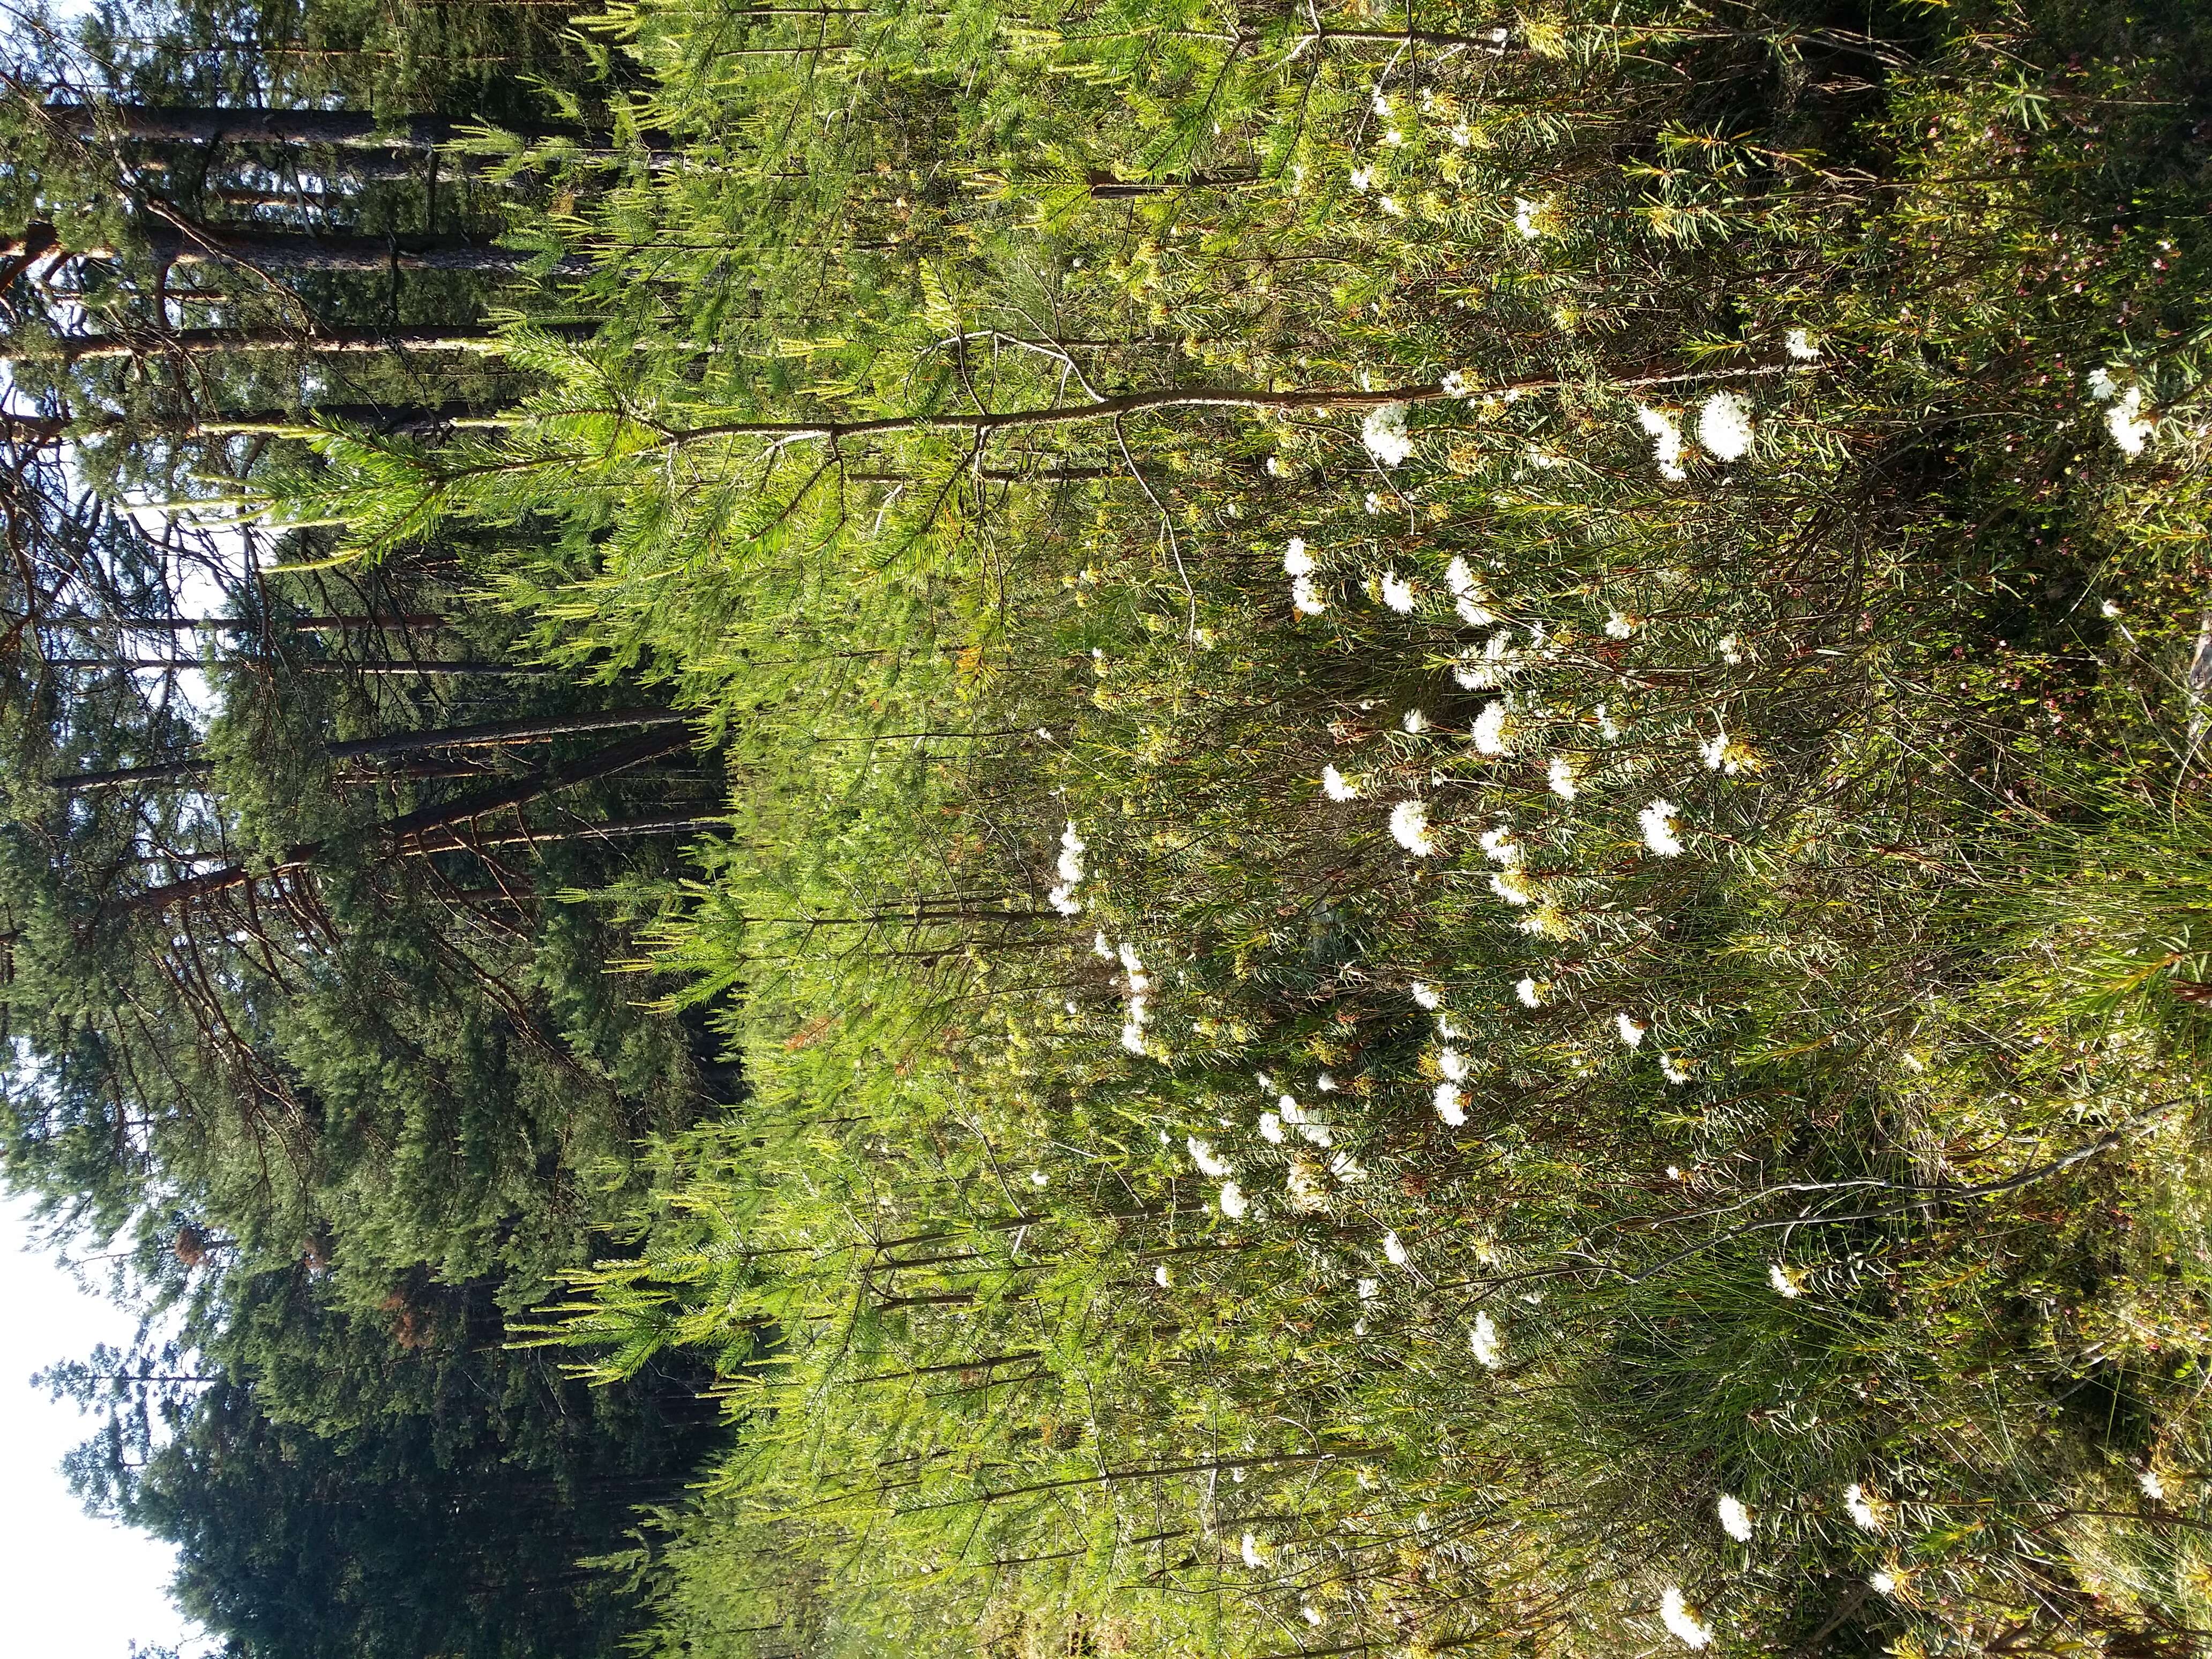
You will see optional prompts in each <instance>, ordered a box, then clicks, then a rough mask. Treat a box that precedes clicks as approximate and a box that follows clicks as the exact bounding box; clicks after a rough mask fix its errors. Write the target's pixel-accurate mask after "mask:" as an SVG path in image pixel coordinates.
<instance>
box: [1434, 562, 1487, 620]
mask: <svg viewBox="0 0 2212 1659" xmlns="http://www.w3.org/2000/svg"><path fill="white" fill-rule="evenodd" d="M1444 586H1446V587H1448V588H1449V589H1450V590H1451V596H1452V607H1453V609H1454V610H1455V611H1458V612H1459V619H1460V620H1461V621H1462V622H1463V623H1466V624H1467V625H1468V627H1469V628H1487V627H1489V626H1490V624H1491V623H1494V622H1496V621H1497V620H1498V617H1497V613H1496V612H1494V611H1492V610H1491V608H1490V590H1489V589H1487V588H1486V587H1485V586H1483V585H1482V580H1481V578H1480V577H1479V576H1477V575H1476V574H1474V570H1473V568H1471V567H1470V566H1469V565H1468V562H1467V561H1466V560H1465V559H1463V558H1461V557H1459V556H1457V555H1454V556H1453V558H1452V562H1450V563H1449V564H1448V565H1446V566H1445V567H1444Z"/></svg>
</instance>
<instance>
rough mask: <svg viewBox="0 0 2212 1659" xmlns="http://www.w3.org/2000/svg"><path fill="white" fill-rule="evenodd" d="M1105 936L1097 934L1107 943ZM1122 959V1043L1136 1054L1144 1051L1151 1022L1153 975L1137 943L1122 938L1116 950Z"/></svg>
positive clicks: (1102, 941) (1100, 939) (1101, 940)
mask: <svg viewBox="0 0 2212 1659" xmlns="http://www.w3.org/2000/svg"><path fill="white" fill-rule="evenodd" d="M1105 940H1106V936H1105V934H1103V933H1101V934H1100V935H1099V936H1098V941H1099V943H1100V944H1102V945H1103V944H1104V943H1105ZM1117 954H1118V956H1119V957H1120V958H1121V974H1122V981H1123V988H1124V991H1125V994H1126V996H1127V1000H1126V1001H1125V1002H1124V1003H1123V1005H1122V1020H1121V1046H1122V1047H1123V1048H1126V1049H1127V1050H1128V1051H1129V1052H1130V1053H1131V1054H1139V1055H1141V1054H1143V1053H1144V1052H1145V1027H1146V1026H1147V1025H1149V1024H1152V975H1149V974H1147V973H1146V971H1145V964H1144V963H1143V961H1142V960H1141V959H1139V957H1138V955H1137V949H1136V946H1134V945H1131V944H1130V943H1129V941H1128V940H1127V939H1123V940H1122V941H1121V949H1120V951H1118V952H1117Z"/></svg>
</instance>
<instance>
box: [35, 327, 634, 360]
mask: <svg viewBox="0 0 2212 1659" xmlns="http://www.w3.org/2000/svg"><path fill="white" fill-rule="evenodd" d="M534 326H535V327H536V328H537V330H538V331H539V332H540V333H545V334H551V335H554V336H556V337H559V338H562V339H567V340H588V339H590V338H591V337H592V335H593V334H594V333H596V332H597V331H598V325H597V324H595V323H538V324H537V325H534ZM506 349H507V337H506V336H505V335H504V334H503V333H502V332H501V331H500V330H498V329H496V328H487V327H483V326H482V325H471V324H465V323H463V324H455V325H447V326H443V327H416V328H328V329H322V330H319V331H316V332H314V333H312V334H309V333H305V332H303V331H301V330H299V329H295V328H173V329H164V330H159V331H156V330H150V329H149V331H147V332H146V333H145V334H144V335H143V336H141V337H124V336H119V335H103V334H91V335H79V336H76V337H69V336H64V337H62V338H60V339H58V340H56V341H55V342H54V343H53V347H52V356H57V357H59V358H60V359H61V361H62V362H68V363H76V362H91V361H93V360H94V359H96V358H103V357H150V356H158V355H160V354H161V353H162V352H166V351H183V352H189V353H191V354H192V355H194V356H201V355H206V354H214V353H220V352H225V351H241V352H243V351H303V352H309V353H313V354H314V355H316V356H327V355H331V354H334V353H341V352H343V353H349V354H352V353H361V352H371V351H469V352H477V353H481V354H483V355H487V356H497V355H498V354H499V353H501V352H502V351H504V350H506ZM23 355H24V356H26V357H29V356H43V355H46V354H44V353H39V352H26V353H24V354H23Z"/></svg>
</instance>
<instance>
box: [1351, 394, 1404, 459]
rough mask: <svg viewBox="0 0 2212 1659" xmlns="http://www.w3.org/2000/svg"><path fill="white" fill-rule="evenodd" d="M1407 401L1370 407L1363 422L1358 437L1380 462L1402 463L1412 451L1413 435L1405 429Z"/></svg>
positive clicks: (1368, 451)
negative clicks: (1405, 402)
mask: <svg viewBox="0 0 2212 1659" xmlns="http://www.w3.org/2000/svg"><path fill="white" fill-rule="evenodd" d="M1406 412H1407V410H1406V405H1405V404H1381V405H1380V406H1378V407H1376V408H1375V409H1370V410H1368V411H1367V418H1366V419H1365V420H1364V421H1363V422H1360V427H1359V440H1360V441H1361V442H1362V443H1364V444H1365V445H1366V446H1367V453H1369V454H1370V455H1372V456H1373V457H1374V458H1375V462H1376V465H1378V466H1385V467H1390V466H1403V465H1405V464H1406V459H1407V456H1409V455H1411V454H1412V453H1413V435H1411V434H1410V433H1408V432H1407V430H1406Z"/></svg>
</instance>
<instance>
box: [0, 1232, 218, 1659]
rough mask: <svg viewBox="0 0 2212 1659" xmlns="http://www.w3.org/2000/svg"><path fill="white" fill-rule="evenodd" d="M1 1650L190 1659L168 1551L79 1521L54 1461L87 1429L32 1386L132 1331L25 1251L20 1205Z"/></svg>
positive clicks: (63, 1404) (1, 1326)
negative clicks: (39, 1376) (41, 1374)
mask: <svg viewBox="0 0 2212 1659" xmlns="http://www.w3.org/2000/svg"><path fill="white" fill-rule="evenodd" d="M0 1310H4V1317H0V1493H4V1494H5V1496H6V1501H5V1502H4V1503H0V1608H4V1609H5V1612H4V1613H0V1650H4V1651H5V1652H9V1653H15V1654H21V1655H24V1656H26V1659H28V1656H32V1655H36V1656H38V1659H127V1656H128V1655H129V1654H130V1652H131V1644H132V1643H133V1642H134V1641H135V1642H137V1644H139V1645H140V1646H142V1647H143V1646H148V1645H167V1646H176V1647H181V1648H182V1649H183V1650H184V1651H185V1652H186V1653H191V1652H194V1651H197V1650H198V1648H199V1644H198V1643H197V1641H196V1640H195V1639H194V1637H195V1632H192V1631H191V1630H190V1629H189V1628H188V1627H187V1626H186V1625H185V1620H184V1618H183V1616H182V1615H181V1614H180V1613H178V1611H177V1609H176V1607H174V1606H173V1605H172V1603H171V1602H170V1601H169V1597H168V1593H167V1583H168V1580H169V1575H170V1572H171V1571H172V1570H173V1565H174V1558H173V1556H172V1554H171V1553H170V1551H169V1548H168V1547H167V1545H165V1544H160V1543H157V1542H155V1541H154V1540H153V1539H150V1538H148V1537H146V1536H145V1535H143V1534H139V1533H136V1532H132V1531H131V1530H129V1529H128V1528H123V1527H118V1526H115V1525H112V1524H111V1523H109V1522H105V1521H96V1520H94V1518H93V1517H91V1516H88V1515H87V1514H86V1513H85V1512H84V1510H83V1509H82V1507H81V1506H80V1505H79V1504H78V1503H77V1500H76V1498H75V1497H74V1496H72V1495H71V1493H70V1489H69V1486H68V1485H67V1483H66V1482H64V1480H63V1479H62V1474H61V1460H62V1457H63V1455H64V1453H66V1452H67V1451H68V1450H69V1449H70V1448H71V1447H72V1446H74V1445H76V1443H77V1442H79V1441H80V1440H82V1439H83V1438H84V1437H85V1435H86V1434H87V1432H88V1431H89V1429H90V1428H91V1426H92V1419H89V1418H87V1417H84V1416H82V1415H81V1414H80V1413H78V1411H77V1409H76V1407H75V1406H74V1405H71V1404H70V1403H69V1402H68V1401H54V1400H52V1399H50V1398H48V1397H47V1395H46V1390H44V1389H37V1388H33V1386H32V1384H31V1376H32V1374H33V1372H35V1371H38V1370H43V1369H44V1368H45V1367H46V1366H48V1365H51V1364H53V1363H54V1362H55V1361H56V1360H58V1359H74V1358H82V1356H84V1355H85V1354H87V1353H88V1352H90V1351H91V1349H92V1346H93V1345H94V1343H96V1342H113V1343H118V1344H122V1343H128V1342H129V1341H130V1340H131V1334H132V1329H133V1326H134V1323H135V1322H134V1321H133V1320H132V1319H131V1316H129V1315H127V1314H125V1312H124V1311H123V1310H121V1309H119V1308H118V1307H116V1306H115V1305H113V1304H112V1303H109V1302H107V1301H106V1300H105V1299H103V1298H101V1297H94V1296H88V1295H87V1294H86V1293H85V1292H84V1291H82V1290H80V1289H79V1288H78V1287H77V1285H76V1281H75V1280H74V1279H71V1278H70V1275H69V1274H68V1273H65V1272H64V1271H63V1269H62V1268H61V1267H59V1266H58V1265H57V1263H56V1262H55V1261H54V1259H53V1257H52V1255H50V1254H48V1253H47V1252H46V1250H45V1249H42V1248H40V1247H39V1246H38V1245H37V1244H36V1243H33V1235H32V1227H31V1222H30V1217H29V1210H28V1206H27V1205H25V1204H23V1203H21V1202H20V1201H18V1200H12V1199H9V1198H6V1197H4V1196H0Z"/></svg>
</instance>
